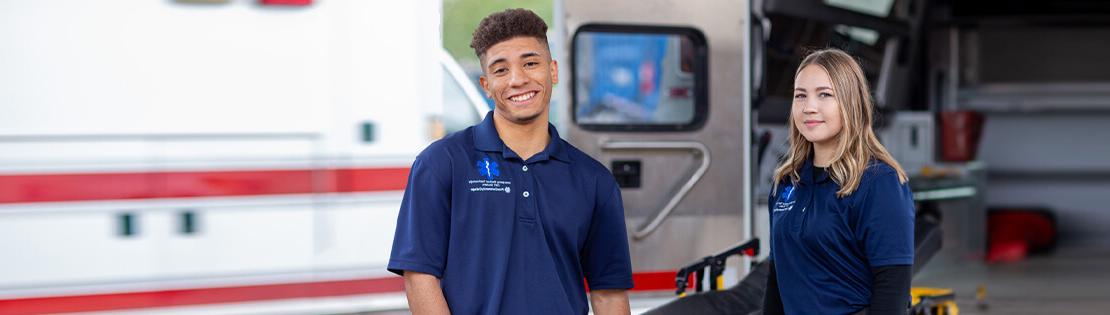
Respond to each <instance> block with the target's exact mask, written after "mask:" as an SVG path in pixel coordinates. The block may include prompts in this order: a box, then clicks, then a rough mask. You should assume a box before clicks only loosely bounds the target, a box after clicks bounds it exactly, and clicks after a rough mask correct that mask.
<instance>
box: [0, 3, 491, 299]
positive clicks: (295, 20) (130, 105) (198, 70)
mask: <svg viewBox="0 0 1110 315" xmlns="http://www.w3.org/2000/svg"><path fill="white" fill-rule="evenodd" d="M202 2H203V1H202ZM215 2H216V3H193V2H189V1H79V0H70V1H65V0H53V1H3V2H0V47H2V48H0V109H2V110H0V238H2V239H3V241H2V242H0V253H2V254H0V314H35V313H59V312H87V311H103V312H118V311H121V310H124V309H144V310H193V311H196V312H200V313H213V312H216V313H226V312H228V311H229V310H233V311H232V312H237V313H251V312H261V313H272V312H276V311H279V312H282V313H290V312H292V313H296V312H306V313H325V312H331V313H335V312H345V311H356V310H358V311H361V310H367V309H374V308H390V307H394V306H397V307H404V298H403V295H402V293H401V292H402V291H401V290H402V288H401V285H402V283H401V279H400V278H399V277H396V276H393V275H391V274H389V273H388V272H387V271H386V270H385V264H386V261H387V259H388V257H389V251H390V248H391V245H392V244H391V240H392V239H393V230H394V226H395V223H396V215H397V210H398V206H399V204H400V200H401V195H402V193H401V190H402V189H403V188H404V186H405V184H406V181H407V175H408V168H409V166H410V164H411V163H412V160H413V158H414V156H415V155H416V154H417V153H419V151H420V150H422V149H423V148H424V147H425V146H426V145H427V144H428V143H429V142H430V141H432V140H434V139H435V138H436V137H438V136H441V135H442V134H443V132H444V125H446V126H447V131H450V130H451V129H455V128H458V126H465V125H468V124H472V123H475V122H477V120H478V119H479V118H480V116H479V115H480V113H484V110H485V109H488V107H486V105H485V103H483V102H482V100H481V98H480V96H479V95H478V94H477V93H476V92H475V91H474V87H473V85H472V84H471V83H470V82H468V81H467V79H466V77H465V75H463V73H462V71H461V70H460V69H459V68H458V66H457V65H456V64H455V63H454V61H453V60H452V59H451V58H450V57H449V56H447V54H446V53H445V52H443V50H442V48H441V35H440V21H441V17H440V11H441V9H440V7H441V3H440V1H438V0H418V1H391V2H380V1H303V2H310V3H309V4H308V5H280V6H275V5H266V4H264V3H266V2H267V1H261V2H257V3H256V2H254V1H215ZM278 2H280V1H278ZM286 2H293V3H295V2H299V1H286ZM445 96H446V99H447V100H446V101H444V97H445ZM444 107H447V108H444ZM442 113H456V114H453V115H451V116H450V117H451V118H452V119H451V120H448V121H446V122H444V121H443V120H442V119H441V118H442V116H441V114H442ZM458 113H461V114H458ZM337 297H339V298H337ZM259 301H263V302H265V303H259ZM228 303H231V304H228ZM265 305H271V306H269V308H267V306H265ZM273 305H278V306H276V307H275V306H273ZM213 306H218V307H221V308H212V307H213ZM236 307H237V308H236Z"/></svg>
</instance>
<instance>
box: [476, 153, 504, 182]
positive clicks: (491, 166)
mask: <svg viewBox="0 0 1110 315" xmlns="http://www.w3.org/2000/svg"><path fill="white" fill-rule="evenodd" d="M477 167H478V174H479V175H482V176H485V177H486V179H489V180H493V178H494V177H497V176H501V170H499V169H497V162H494V161H490V160H489V158H488V157H487V158H482V160H481V161H478V165H477Z"/></svg>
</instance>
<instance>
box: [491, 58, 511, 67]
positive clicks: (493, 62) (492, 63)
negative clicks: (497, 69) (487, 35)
mask: <svg viewBox="0 0 1110 315" xmlns="http://www.w3.org/2000/svg"><path fill="white" fill-rule="evenodd" d="M506 60H507V59H505V58H504V57H502V58H497V59H494V60H493V61H491V62H490V63H489V65H490V66H492V65H495V64H498V63H501V62H505V61H506Z"/></svg>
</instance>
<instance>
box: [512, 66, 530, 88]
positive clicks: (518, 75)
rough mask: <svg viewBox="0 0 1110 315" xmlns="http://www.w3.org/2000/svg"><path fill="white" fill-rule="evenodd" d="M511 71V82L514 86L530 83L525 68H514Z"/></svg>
mask: <svg viewBox="0 0 1110 315" xmlns="http://www.w3.org/2000/svg"><path fill="white" fill-rule="evenodd" d="M510 71H511V72H510V73H509V84H510V85H512V86H521V85H524V84H525V83H528V76H527V75H526V74H525V73H524V69H521V68H515V67H514V68H513V69H512V70H510Z"/></svg>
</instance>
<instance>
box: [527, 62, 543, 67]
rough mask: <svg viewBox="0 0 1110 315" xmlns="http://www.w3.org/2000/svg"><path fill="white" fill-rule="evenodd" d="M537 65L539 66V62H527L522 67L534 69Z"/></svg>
mask: <svg viewBox="0 0 1110 315" xmlns="http://www.w3.org/2000/svg"><path fill="white" fill-rule="evenodd" d="M539 64H540V63H539V62H535V61H529V62H527V63H525V64H524V66H525V67H534V66H538V65H539Z"/></svg>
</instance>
